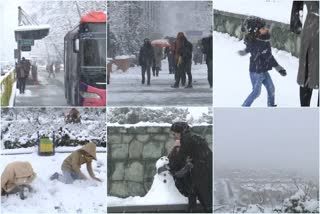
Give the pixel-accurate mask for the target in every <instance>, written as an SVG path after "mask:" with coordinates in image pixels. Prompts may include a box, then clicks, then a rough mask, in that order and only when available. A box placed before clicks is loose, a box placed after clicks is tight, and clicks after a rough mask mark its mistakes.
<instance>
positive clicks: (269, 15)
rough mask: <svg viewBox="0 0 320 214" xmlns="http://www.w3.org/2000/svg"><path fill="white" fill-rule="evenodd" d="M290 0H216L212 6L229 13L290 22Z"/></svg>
mask: <svg viewBox="0 0 320 214" xmlns="http://www.w3.org/2000/svg"><path fill="white" fill-rule="evenodd" d="M291 7H292V0H254V1H253V0H237V1H233V0H217V1H215V2H214V4H213V8H214V9H217V10H222V11H227V12H231V13H237V14H243V15H253V16H259V17H261V18H264V19H269V20H274V21H278V22H283V23H286V24H289V23H290V16H291Z"/></svg>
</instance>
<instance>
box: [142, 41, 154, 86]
mask: <svg viewBox="0 0 320 214" xmlns="http://www.w3.org/2000/svg"><path fill="white" fill-rule="evenodd" d="M154 60H155V58H154V50H153V47H152V45H151V42H150V40H149V39H148V38H146V39H144V43H143V45H142V47H141V48H140V52H139V65H140V66H141V75H142V81H141V83H142V84H144V83H145V74H146V73H147V85H150V79H151V67H152V65H153V63H154Z"/></svg>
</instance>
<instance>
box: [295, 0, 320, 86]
mask: <svg viewBox="0 0 320 214" xmlns="http://www.w3.org/2000/svg"><path fill="white" fill-rule="evenodd" d="M304 4H305V5H306V6H307V9H308V15H307V17H306V20H305V22H304V25H303V29H302V31H301V27H302V23H301V21H300V13H299V11H300V10H303V5H304ZM290 29H291V31H293V32H295V33H300V31H301V46H300V54H299V71H298V77H297V82H298V84H299V85H300V86H303V87H308V88H313V89H318V88H319V2H318V1H293V3H292V11H291V21H290Z"/></svg>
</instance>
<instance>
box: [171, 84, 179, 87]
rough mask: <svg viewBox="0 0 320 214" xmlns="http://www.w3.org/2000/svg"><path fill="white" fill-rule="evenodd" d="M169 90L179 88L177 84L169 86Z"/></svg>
mask: <svg viewBox="0 0 320 214" xmlns="http://www.w3.org/2000/svg"><path fill="white" fill-rule="evenodd" d="M171 88H179V85H177V84H174V85H171Z"/></svg>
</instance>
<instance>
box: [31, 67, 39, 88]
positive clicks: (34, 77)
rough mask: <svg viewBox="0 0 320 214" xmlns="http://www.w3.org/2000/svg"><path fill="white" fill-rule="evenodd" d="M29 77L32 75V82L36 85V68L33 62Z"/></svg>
mask: <svg viewBox="0 0 320 214" xmlns="http://www.w3.org/2000/svg"><path fill="white" fill-rule="evenodd" d="M31 75H32V80H33V82H34V84H35V85H38V84H39V83H38V66H37V63H36V62H34V63H33V64H32V67H31Z"/></svg>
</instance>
